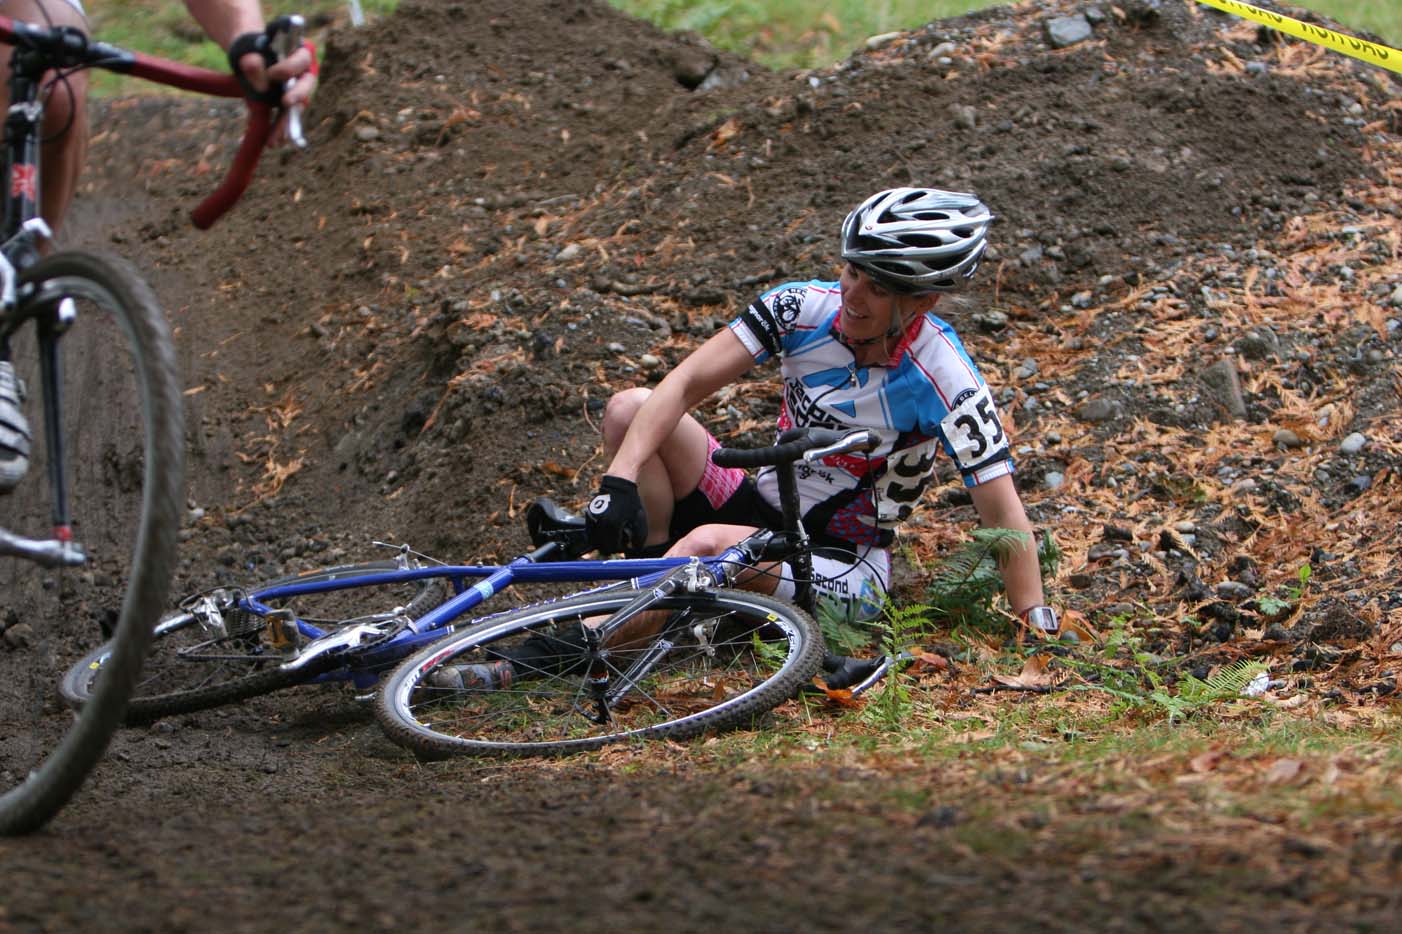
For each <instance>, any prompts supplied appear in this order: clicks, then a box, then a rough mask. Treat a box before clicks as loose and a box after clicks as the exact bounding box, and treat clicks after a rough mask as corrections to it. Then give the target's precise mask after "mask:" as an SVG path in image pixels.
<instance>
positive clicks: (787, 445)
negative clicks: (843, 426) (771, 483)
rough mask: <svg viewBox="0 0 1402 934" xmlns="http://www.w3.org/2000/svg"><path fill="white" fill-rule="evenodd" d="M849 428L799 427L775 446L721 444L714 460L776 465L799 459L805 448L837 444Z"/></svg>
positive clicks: (719, 463) (740, 464)
mask: <svg viewBox="0 0 1402 934" xmlns="http://www.w3.org/2000/svg"><path fill="white" fill-rule="evenodd" d="M848 434H849V432H845V431H833V430H832V429H829V428H795V429H792V430H790V431H786V432H784V433H783V434H782V435H780V436H779V443H778V444H776V445H774V446H773V447H767V448H754V449H752V450H740V449H738V448H717V449H716V450H715V452H714V453H713V454H712V455H711V460H712V461H714V462H715V463H716V465H717V466H720V467H772V466H774V465H777V464H787V463H790V462H792V461H796V460H798V459H799V458H800V457H802V456H803V455H804V452H806V451H811V450H813V449H814V448H821V447H827V446H828V445H830V444H836V443H837V442H839V441H841V440H842V439H843V438H845V437H847V435H848Z"/></svg>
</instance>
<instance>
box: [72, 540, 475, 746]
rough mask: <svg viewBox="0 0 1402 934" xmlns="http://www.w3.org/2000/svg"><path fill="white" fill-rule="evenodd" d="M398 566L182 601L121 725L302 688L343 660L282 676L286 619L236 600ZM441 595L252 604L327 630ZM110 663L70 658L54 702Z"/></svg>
mask: <svg viewBox="0 0 1402 934" xmlns="http://www.w3.org/2000/svg"><path fill="white" fill-rule="evenodd" d="M398 569H399V564H398V563H397V562H395V561H375V562H368V563H365V564H352V565H343V566H339V567H332V568H323V569H320V570H316V571H308V572H306V573H303V574H294V575H290V576H287V577H280V578H277V579H274V580H270V581H266V582H264V583H261V584H257V585H253V586H249V587H243V588H220V589H218V590H215V591H211V592H209V593H207V594H197V595H195V597H193V598H189V599H187V600H186V601H184V604H183V605H184V606H186V607H187V609H185V610H183V611H182V612H179V613H175V614H173V615H170V616H167V617H166V618H165V619H162V620H161V622H160V623H159V624H158V625H157V627H156V635H155V639H154V641H153V642H152V645H151V651H150V654H149V655H148V656H147V659H146V663H145V666H144V667H143V668H142V671H141V678H140V680H139V681H138V682H137V684H136V686H135V688H134V689H133V691H132V696H131V699H130V701H129V702H128V705H127V714H126V722H127V723H148V722H150V721H152V720H157V719H159V718H161V717H167V716H171V715H173V714H182V713H192V712H194V711H197V710H206V709H208V708H211V707H218V706H220V705H223V704H231V703H234V702H236V701H241V700H247V699H248V698H250V697H257V696H259V695H262V694H269V693H271V692H273V691H277V690H281V689H282V688H287V687H292V686H293V685H297V684H303V683H305V682H307V681H308V680H310V679H312V678H315V677H316V676H317V675H319V674H322V673H324V672H325V671H327V670H329V669H331V668H333V667H335V666H336V665H337V664H342V663H344V658H341V659H337V658H335V657H330V656H328V657H326V658H324V659H322V660H320V661H319V662H318V663H314V664H312V665H308V666H306V667H303V668H299V669H297V670H295V671H289V670H287V669H284V668H283V667H282V664H283V662H285V661H287V660H288V659H289V658H290V657H292V656H293V655H294V654H295V650H296V648H297V645H296V644H295V638H294V636H293V628H292V627H291V626H290V625H289V623H288V622H287V621H285V620H286V617H281V616H277V615H268V616H259V615H256V614H254V613H251V612H248V611H247V610H244V609H241V608H240V607H239V605H238V601H239V600H240V598H242V597H243V596H244V595H246V594H253V595H260V594H264V593H267V592H268V591H271V590H272V589H273V588H275V587H282V586H285V585H287V584H293V583H298V584H316V583H323V582H331V581H338V580H340V581H345V580H349V579H351V578H359V577H366V576H367V575H374V574H380V573H384V572H386V571H394V570H398ZM447 593H448V590H447V584H446V582H445V581H444V580H443V579H441V578H420V579H418V580H412V581H400V582H396V583H389V584H374V583H358V584H356V585H355V586H353V587H347V588H346V589H344V590H331V591H326V592H323V593H310V594H301V595H298V596H292V597H281V598H277V599H271V598H266V599H265V598H263V597H262V596H259V599H260V601H261V602H264V603H265V604H266V605H268V606H270V607H272V608H273V609H274V610H279V611H291V613H292V615H293V616H295V617H296V619H299V620H302V621H303V622H306V623H310V624H312V625H314V626H316V627H317V628H318V629H321V630H323V631H330V630H332V629H336V628H338V627H340V626H344V625H348V624H350V623H353V622H356V621H358V620H359V619H364V618H367V613H368V614H369V615H371V616H383V617H402V618H405V619H411V620H412V619H418V618H419V617H420V616H422V615H424V614H425V613H427V612H428V611H429V610H431V609H433V608H434V607H436V606H438V604H440V603H442V602H443V600H444V599H445V598H446V597H447ZM201 598H208V603H207V604H205V605H204V607H203V608H202V609H201V610H200V611H199V612H195V611H194V610H193V607H194V604H195V603H196V602H197V601H199V600H200V599H201ZM112 658H113V646H111V645H104V646H101V647H99V648H97V649H94V650H93V651H92V652H90V653H88V655H86V656H84V657H83V658H81V659H79V661H78V662H77V663H76V664H74V665H73V667H72V668H70V669H69V670H68V674H67V675H65V676H64V678H63V682H62V683H61V684H60V686H59V690H60V693H62V695H63V698H64V700H66V701H67V702H68V703H69V704H71V705H72V706H74V707H77V708H83V707H85V706H87V705H88V703H89V702H90V701H91V700H92V699H93V697H94V696H95V692H96V690H97V689H98V688H99V687H100V686H101V683H102V681H103V678H104V677H105V672H106V670H107V667H108V665H110V664H111V659H112Z"/></svg>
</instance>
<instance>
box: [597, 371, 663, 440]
mask: <svg viewBox="0 0 1402 934" xmlns="http://www.w3.org/2000/svg"><path fill="white" fill-rule="evenodd" d="M650 395H652V390H651V389H646V388H644V387H642V386H635V387H633V388H632V389H624V390H622V391H621V392H616V393H614V394H613V395H612V396H611V397H610V398H609V401H608V405H606V406H605V407H604V426H603V434H604V446H605V447H606V448H608V449H609V450H616V449H617V448H618V446H619V445H620V444H622V443H623V436H624V435H626V434H627V433H628V426H629V425H631V424H633V419H634V418H635V417H636V416H637V414H638V409H640V408H642V405H643V403H644V402H646V401H647V397H648V396H650Z"/></svg>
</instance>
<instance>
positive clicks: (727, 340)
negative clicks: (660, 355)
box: [608, 328, 754, 480]
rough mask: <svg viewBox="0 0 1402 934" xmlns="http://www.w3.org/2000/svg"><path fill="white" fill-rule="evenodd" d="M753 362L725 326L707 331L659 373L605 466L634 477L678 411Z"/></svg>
mask: <svg viewBox="0 0 1402 934" xmlns="http://www.w3.org/2000/svg"><path fill="white" fill-rule="evenodd" d="M753 365H754V358H752V357H751V356H750V352H749V351H748V350H746V349H745V345H744V344H742V343H740V339H739V338H738V337H736V336H735V335H734V334H733V333H732V332H731V331H730V329H729V328H727V329H725V330H723V331H721V332H719V333H718V334H716V335H714V336H713V337H711V338H710V339H709V340H707V341H706V343H704V344H702V345H701V346H700V347H698V348H697V349H696V350H694V351H693V352H692V353H690V354H689V355H688V356H687V358H686V359H685V360H683V361H682V362H681V363H679V364H678V365H677V368H676V369H674V370H673V371H672V372H670V373H668V374H667V375H666V376H665V377H663V379H662V382H660V383H658V384H657V388H656V389H654V390H653V391H652V393H651V395H649V396H648V399H647V401H646V402H644V403H643V404H642V406H641V407H639V409H638V413H637V415H636V416H635V417H634V419H633V423H632V424H631V425H630V426H629V427H628V433H627V435H626V436H625V437H624V439H623V441H622V443H621V444H620V445H619V448H618V451H616V452H615V453H614V456H613V459H612V460H611V461H610V464H609V470H608V472H609V473H611V474H613V475H614V476H615V477H625V478H627V479H629V480H636V479H637V475H638V471H640V470H641V469H642V465H643V464H645V463H646V462H647V461H648V459H649V458H651V457H652V456H653V455H654V454H656V453H657V451H658V450H659V449H660V448H661V447H662V444H663V442H665V441H666V440H667V437H668V435H670V434H671V433H672V432H673V431H675V430H676V427H677V425H678V423H680V422H681V420H682V416H684V415H685V414H686V413H687V412H690V411H691V410H692V409H693V408H695V407H696V406H697V405H699V404H700V403H701V402H702V401H703V400H705V399H706V398H708V397H709V396H710V395H711V394H712V393H714V392H716V391H717V390H719V389H720V388H721V387H722V386H726V385H729V384H730V383H732V382H734V381H735V380H736V379H738V378H739V377H740V375H741V374H743V373H744V372H745V371H746V370H748V369H749V368H750V367H751V366H753Z"/></svg>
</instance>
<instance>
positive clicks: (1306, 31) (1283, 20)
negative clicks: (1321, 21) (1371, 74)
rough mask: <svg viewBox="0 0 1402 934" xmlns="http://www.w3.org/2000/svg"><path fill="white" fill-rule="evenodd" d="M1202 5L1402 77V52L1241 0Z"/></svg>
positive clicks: (1214, 0)
mask: <svg viewBox="0 0 1402 934" xmlns="http://www.w3.org/2000/svg"><path fill="white" fill-rule="evenodd" d="M1198 3H1205V4H1207V5H1208V6H1210V7H1216V8H1217V9H1219V10H1221V11H1223V12H1224V13H1233V14H1235V15H1237V16H1241V17H1244V18H1245V19H1249V20H1255V21H1256V22H1258V23H1260V24H1262V25H1263V26H1269V27H1270V28H1272V29H1278V30H1280V31H1281V32H1283V33H1288V34H1289V35H1292V36H1294V37H1295V38H1297V39H1304V40H1305V41H1306V42H1313V43H1314V44H1315V45H1322V46H1324V47H1325V48H1328V49H1333V50H1334V51H1335V52H1342V53H1344V54H1345V55H1352V56H1353V57H1354V58H1358V59H1362V60H1363V61H1365V62H1368V63H1370V64H1373V65H1381V66H1382V67H1384V68H1386V69H1388V70H1389V71H1395V72H1398V73H1402V52H1399V51H1398V50H1397V49H1391V48H1388V47H1387V46H1385V45H1379V44H1378V43H1376V42H1365V41H1364V40H1362V39H1355V38H1354V37H1353V36H1346V35H1344V34H1343V33H1341V32H1335V31H1334V30H1332V29H1325V28H1324V27H1323V26H1314V25H1311V24H1310V23H1302V22H1300V21H1299V20H1297V19H1291V18H1290V17H1288V16H1282V15H1281V14H1279V13H1272V12H1271V11H1270V10H1263V9H1261V8H1260V7H1258V6H1252V5H1251V4H1249V3H1241V2H1239V0H1198Z"/></svg>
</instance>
